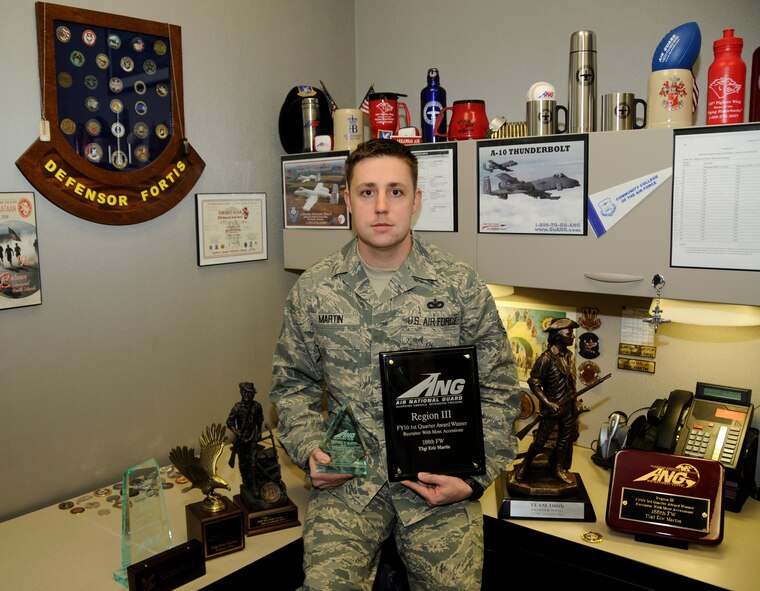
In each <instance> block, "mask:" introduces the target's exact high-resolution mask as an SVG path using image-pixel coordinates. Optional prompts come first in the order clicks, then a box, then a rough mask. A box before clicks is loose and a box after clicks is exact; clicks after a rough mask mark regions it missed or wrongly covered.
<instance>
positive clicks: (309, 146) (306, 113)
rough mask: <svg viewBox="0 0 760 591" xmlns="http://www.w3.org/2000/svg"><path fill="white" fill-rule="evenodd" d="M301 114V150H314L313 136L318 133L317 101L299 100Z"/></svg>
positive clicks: (309, 99) (310, 99)
mask: <svg viewBox="0 0 760 591" xmlns="http://www.w3.org/2000/svg"><path fill="white" fill-rule="evenodd" d="M301 114H302V116H303V119H302V122H303V151H304V152H314V150H315V148H314V138H315V137H316V136H318V135H319V101H318V100H317V99H316V98H305V99H303V100H302V101H301Z"/></svg>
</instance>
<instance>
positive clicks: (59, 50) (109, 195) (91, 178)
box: [16, 2, 205, 225]
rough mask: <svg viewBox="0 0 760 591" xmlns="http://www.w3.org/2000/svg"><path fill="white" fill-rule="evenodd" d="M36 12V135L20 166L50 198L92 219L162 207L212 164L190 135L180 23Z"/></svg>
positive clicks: (130, 216)
mask: <svg viewBox="0 0 760 591" xmlns="http://www.w3.org/2000/svg"><path fill="white" fill-rule="evenodd" d="M35 8H36V13H37V42H38V58H39V70H40V107H41V114H40V122H39V138H38V139H37V140H36V141H35V142H34V143H33V144H32V145H31V146H30V147H29V149H27V151H26V152H24V154H23V155H22V156H21V157H20V158H19V159H18V160H17V161H16V165H17V166H18V168H19V169H20V170H21V172H22V173H23V174H24V176H26V178H27V179H28V180H29V182H30V183H31V184H32V185H34V186H35V187H36V188H37V190H38V191H39V192H40V193H42V195H44V196H45V197H46V198H47V199H49V200H50V201H52V202H53V203H55V204H56V205H58V206H59V207H61V208H62V209H64V210H66V211H67V212H69V213H71V214H73V215H76V216H78V217H80V218H83V219H86V220H89V221H93V222H97V223H101V224H111V225H123V224H135V223H139V222H144V221H147V220H150V219H152V218H154V217H156V216H159V215H161V214H163V213H165V212H166V211H168V210H169V209H171V208H172V207H174V206H175V205H176V204H177V203H179V201H180V200H182V198H184V197H185V195H187V193H188V192H189V191H190V189H191V188H192V187H193V185H194V184H195V182H196V181H197V180H198V178H199V177H200V175H201V173H202V172H203V169H204V167H205V163H204V162H203V160H202V159H201V157H200V156H199V155H198V153H197V152H196V151H195V150H194V149H193V147H192V146H191V145H190V142H189V141H188V139H187V133H186V131H187V130H186V121H185V114H184V103H183V97H184V94H183V77H182V38H181V29H180V27H178V26H177V25H171V24H168V23H159V22H153V21H146V20H142V19H137V18H131V17H126V16H116V15H112V14H106V13H103V12H95V11H91V10H83V9H80V8H72V7H66V6H60V5H57V4H48V3H46V2H38V3H37V4H36V5H35ZM30 96H31V92H30Z"/></svg>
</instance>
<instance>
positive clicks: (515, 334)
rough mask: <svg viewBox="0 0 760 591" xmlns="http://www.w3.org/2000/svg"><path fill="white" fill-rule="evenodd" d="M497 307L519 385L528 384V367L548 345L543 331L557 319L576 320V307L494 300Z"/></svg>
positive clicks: (529, 368) (529, 367)
mask: <svg viewBox="0 0 760 591" xmlns="http://www.w3.org/2000/svg"><path fill="white" fill-rule="evenodd" d="M496 307H497V308H498V310H499V316H500V317H501V321H502V322H503V323H504V327H505V328H506V329H507V335H508V336H509V343H510V345H511V346H512V355H513V356H514V358H515V364H516V365H517V376H518V378H519V379H520V384H521V385H522V386H523V387H527V382H528V378H529V377H530V370H531V369H532V368H533V364H534V363H535V362H536V359H538V356H539V355H541V353H543V352H544V350H545V349H546V346H547V337H548V334H547V333H545V332H544V331H545V330H546V329H547V328H548V326H549V325H550V324H551V323H552V321H553V320H556V319H557V318H570V319H571V320H577V314H576V310H575V308H565V307H561V306H553V307H550V306H539V305H535V304H526V303H524V302H514V303H513V302H497V303H496Z"/></svg>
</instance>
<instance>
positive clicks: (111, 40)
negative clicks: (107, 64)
mask: <svg viewBox="0 0 760 591" xmlns="http://www.w3.org/2000/svg"><path fill="white" fill-rule="evenodd" d="M108 47H110V48H111V49H119V47H121V37H119V36H118V35H117V34H116V33H111V34H110V35H108Z"/></svg>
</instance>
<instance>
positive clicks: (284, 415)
mask: <svg viewBox="0 0 760 591" xmlns="http://www.w3.org/2000/svg"><path fill="white" fill-rule="evenodd" d="M307 283H308V282H307V281H306V280H305V278H304V277H301V278H300V279H299V280H298V282H297V283H296V285H295V286H294V287H293V289H292V290H291V292H290V294H289V295H288V300H287V303H286V305H285V317H284V320H283V324H282V331H281V332H280V338H279V341H278V342H277V347H276V348H275V352H274V358H273V360H272V374H273V376H272V390H271V392H270V394H269V400H270V402H271V403H272V404H273V405H274V407H275V409H276V410H277V414H278V416H279V424H278V427H277V432H278V437H279V439H280V442H281V443H282V445H283V447H284V448H285V451H287V452H288V455H289V456H290V458H291V459H292V460H293V462H294V463H296V464H298V465H300V466H302V467H303V468H304V469H306V470H308V463H309V455H310V454H311V452H312V451H313V450H314V449H315V448H317V447H319V445H320V444H321V441H322V436H323V434H324V420H323V417H322V412H321V406H322V367H321V364H320V356H319V350H318V348H317V346H316V345H315V343H314V331H313V329H312V327H311V317H310V315H309V310H308V306H307V305H306V304H307V299H308V290H307V289H306V287H307V285H305V284H307Z"/></svg>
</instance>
